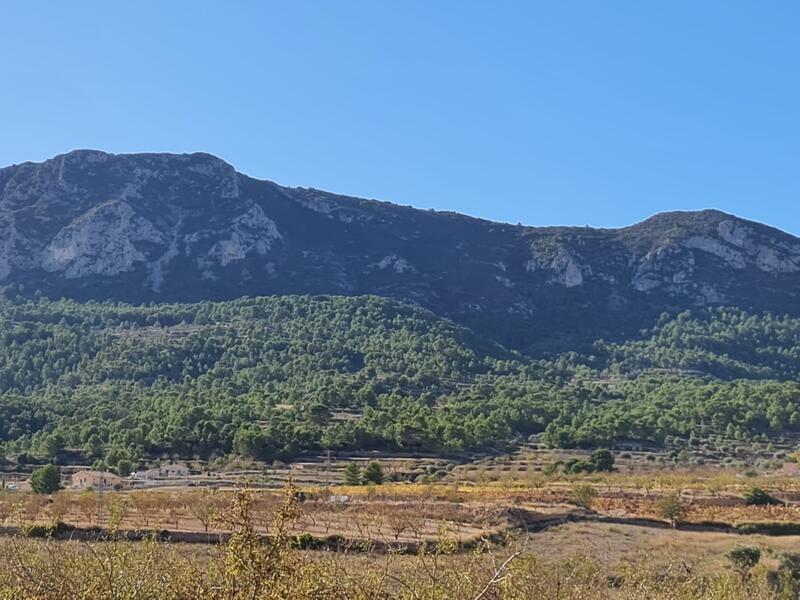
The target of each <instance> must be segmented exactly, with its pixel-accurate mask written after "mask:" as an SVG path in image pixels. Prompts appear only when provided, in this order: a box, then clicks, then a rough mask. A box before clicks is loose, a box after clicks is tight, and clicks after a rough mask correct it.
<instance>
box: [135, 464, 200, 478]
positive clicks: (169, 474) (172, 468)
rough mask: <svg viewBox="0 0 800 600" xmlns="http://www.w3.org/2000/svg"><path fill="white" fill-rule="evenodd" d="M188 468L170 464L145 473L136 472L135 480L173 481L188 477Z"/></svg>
mask: <svg viewBox="0 0 800 600" xmlns="http://www.w3.org/2000/svg"><path fill="white" fill-rule="evenodd" d="M188 476H189V467H187V466H186V465H181V464H179V463H172V464H169V465H162V466H160V467H155V468H153V469H147V470H146V471H137V472H136V473H134V478H135V479H173V478H176V477H188Z"/></svg>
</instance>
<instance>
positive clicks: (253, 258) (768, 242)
mask: <svg viewBox="0 0 800 600" xmlns="http://www.w3.org/2000/svg"><path fill="white" fill-rule="evenodd" d="M0 283H2V284H4V285H6V286H8V289H12V290H16V291H17V293H21V294H23V295H24V294H31V293H33V292H34V291H37V290H38V291H41V292H42V293H44V294H45V295H47V296H51V297H61V296H65V297H69V298H75V299H79V300H87V299H106V298H110V299H117V300H122V301H127V302H133V303H143V302H165V301H169V302H171V301H198V300H209V299H210V300H223V299H233V298H237V297H241V296H260V295H278V294H330V295H346V296H358V295H365V294H373V295H379V296H388V297H393V298H397V299H401V300H405V301H411V302H414V303H417V304H419V305H422V306H424V307H426V308H428V309H430V310H433V311H434V312H436V313H438V314H441V315H444V316H447V317H450V318H453V319H454V320H456V321H457V322H460V323H462V324H465V325H468V326H470V327H473V328H474V329H476V330H477V331H479V332H483V333H484V334H489V335H491V337H493V338H494V339H497V340H500V341H502V342H503V343H504V344H506V345H509V346H512V347H516V348H519V349H523V350H526V351H530V352H537V351H556V350H564V349H571V348H573V347H579V346H580V347H582V346H585V345H588V344H589V343H591V342H593V341H594V340H595V339H597V338H598V337H605V338H608V339H612V340H613V339H622V338H624V337H626V336H629V335H630V334H631V333H633V332H635V331H638V329H640V328H642V327H647V326H651V325H652V324H653V322H654V320H655V319H656V318H657V317H658V315H659V314H661V313H662V312H670V313H677V312H679V311H681V310H684V309H687V308H697V307H706V306H713V305H725V306H731V307H738V308H744V309H748V310H756V311H761V310H770V311H773V312H779V313H789V314H798V312H800V285H799V284H800V239H798V238H795V237H793V236H791V235H789V234H787V233H783V232H781V231H779V230H777V229H773V228H770V227H767V226H764V225H761V224H758V223H753V222H749V221H746V220H743V219H740V218H737V217H735V216H732V215H728V214H725V213H722V212H718V211H703V212H694V213H678V212H676V213H667V214H660V215H657V216H655V217H652V218H651V219H648V220H646V221H644V222H642V223H639V224H637V225H633V226H631V227H626V228H622V229H591V228H588V227H585V228H584V227H546V228H536V227H525V226H521V225H516V226H515V225H509V224H504V223H493V222H490V221H485V220H481V219H476V218H471V217H467V216H464V215H460V214H456V213H445V212H435V211H424V210H417V209H413V208H409V207H403V206H398V205H394V204H390V203H385V202H377V201H371V200H363V199H358V198H351V197H346V196H340V195H336V194H331V193H327V192H323V191H319V190H315V189H306V188H288V187H282V186H279V185H277V184H275V183H272V182H269V181H260V180H256V179H253V178H251V177H248V176H246V175H243V174H240V173H237V172H236V170H235V169H234V168H233V167H232V166H231V165H229V164H227V163H225V162H224V161H222V160H220V159H218V158H216V157H214V156H211V155H208V154H184V155H174V154H131V155H114V154H108V153H104V152H98V151H91V150H77V151H73V152H70V153H67V154H63V155H60V156H56V157H54V158H52V159H50V160H47V161H45V162H43V163H24V164H20V165H14V166H10V167H6V168H3V169H0Z"/></svg>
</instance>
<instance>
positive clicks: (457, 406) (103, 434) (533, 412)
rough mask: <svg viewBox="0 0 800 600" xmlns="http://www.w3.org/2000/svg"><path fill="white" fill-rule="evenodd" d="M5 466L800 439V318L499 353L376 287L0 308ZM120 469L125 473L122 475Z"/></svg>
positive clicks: (713, 312) (727, 322) (693, 325)
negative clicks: (788, 434)
mask: <svg viewBox="0 0 800 600" xmlns="http://www.w3.org/2000/svg"><path fill="white" fill-rule="evenodd" d="M0 339H2V344H1V345H0V353H2V354H1V355H0V441H2V446H0V447H1V448H2V454H3V456H4V457H6V458H5V460H13V459H16V460H19V461H20V462H23V461H24V462H36V461H38V460H51V459H54V458H59V457H60V458H62V459H65V458H69V457H70V456H72V457H73V458H80V459H86V460H90V461H96V462H97V464H98V465H100V464H103V465H106V466H109V467H111V468H115V467H117V466H118V465H120V464H122V465H127V464H131V463H136V462H138V461H140V460H143V459H146V458H148V457H153V456H159V455H163V454H169V455H177V456H181V457H187V458H188V457H194V456H197V457H202V458H214V457H222V456H226V455H232V454H241V455H244V456H248V457H251V458H255V459H261V460H275V459H284V460H285V459H291V458H293V457H295V456H297V455H300V454H303V453H318V452H321V451H327V450H331V451H345V450H353V449H360V450H364V449H382V450H390V451H405V452H436V453H455V452H462V451H478V450H488V449H503V448H505V447H508V446H509V445H513V444H515V443H519V442H523V441H526V440H528V439H530V438H531V436H537V434H540V435H538V437H535V438H534V439H537V440H540V441H542V442H544V443H547V444H549V445H551V446H556V447H596V446H604V445H613V444H617V443H622V442H629V443H640V444H648V445H656V446H660V445H663V444H664V443H665V441H666V440H668V439H671V438H680V439H685V440H690V439H697V438H699V437H703V438H709V437H713V436H717V437H719V438H721V439H722V438H731V439H738V440H747V439H756V438H758V439H761V438H763V437H764V436H768V435H770V434H774V433H776V432H785V431H791V430H798V431H800V385H798V383H797V379H798V376H799V375H800V373H798V371H800V360H798V359H799V358H800V319H794V318H789V317H785V316H778V315H772V314H749V313H746V312H743V311H741V310H738V309H725V308H717V309H706V310H698V311H695V312H685V313H681V314H678V315H677V316H672V317H671V316H667V315H664V316H662V317H661V318H660V319H659V320H657V322H655V323H653V326H652V328H651V329H648V330H643V331H641V332H640V333H639V335H638V336H637V337H636V338H635V339H631V340H628V341H617V342H613V343H612V342H605V341H603V340H598V341H597V342H596V343H595V344H594V347H593V351H592V352H591V353H586V354H578V353H567V354H555V353H550V354H548V353H540V354H537V355H536V356H527V355H523V354H520V353H518V352H515V351H510V350H507V349H505V348H503V347H502V346H500V345H499V344H497V343H494V342H492V341H491V340H487V339H485V338H482V337H480V336H478V335H476V334H474V333H473V332H471V331H470V330H468V329H466V328H464V327H461V326H458V325H456V324H454V323H452V322H450V321H448V320H445V319H443V318H440V317H438V316H436V315H434V314H433V313H431V312H428V311H426V310H424V309H421V308H418V307H415V306H411V305H407V304H403V303H400V302H397V301H393V300H389V299H385V298H378V297H372V296H363V297H329V296H317V297H312V296H279V297H266V298H243V299H240V300H235V301H229V302H202V303H197V304H157V305H156V304H153V305H145V306H131V305H126V304H120V303H113V302H88V303H79V302H74V301H69V300H60V301H53V300H47V299H45V298H43V297H40V298H35V299H22V298H19V297H16V296H14V297H12V296H11V295H9V297H4V298H3V299H2V300H1V301H0ZM123 470H124V469H123Z"/></svg>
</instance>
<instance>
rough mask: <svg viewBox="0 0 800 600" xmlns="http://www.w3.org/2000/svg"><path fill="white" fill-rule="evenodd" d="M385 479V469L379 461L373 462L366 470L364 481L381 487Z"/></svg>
mask: <svg viewBox="0 0 800 600" xmlns="http://www.w3.org/2000/svg"><path fill="white" fill-rule="evenodd" d="M384 479H385V477H384V474H383V467H382V466H381V463H379V462H378V461H377V460H372V461H370V462H369V464H367V466H366V467H365V468H364V481H366V482H367V483H372V484H374V485H381V484H382V483H383V481H384Z"/></svg>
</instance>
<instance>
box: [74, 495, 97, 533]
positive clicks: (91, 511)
mask: <svg viewBox="0 0 800 600" xmlns="http://www.w3.org/2000/svg"><path fill="white" fill-rule="evenodd" d="M96 495H97V494H96V493H95V492H93V491H91V490H85V491H83V492H81V493H80V494H78V496H77V498H75V504H76V506H77V509H78V512H80V514H81V517H83V519H84V521H85V522H86V523H88V524H89V525H93V524H94V523H95V519H96V517H97V498H96Z"/></svg>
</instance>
